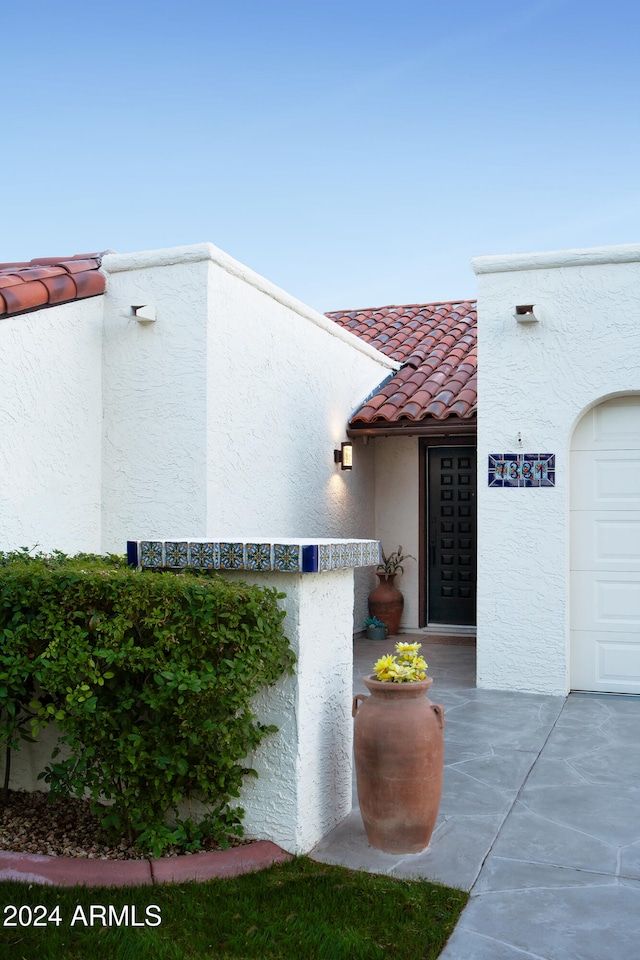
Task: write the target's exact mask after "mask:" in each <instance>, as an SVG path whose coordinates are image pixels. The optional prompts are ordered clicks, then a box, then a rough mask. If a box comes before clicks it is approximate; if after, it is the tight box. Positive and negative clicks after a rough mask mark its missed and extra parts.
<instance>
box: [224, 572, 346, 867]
mask: <svg viewBox="0 0 640 960" xmlns="http://www.w3.org/2000/svg"><path fill="white" fill-rule="evenodd" d="M225 577H228V578H231V579H236V580H244V581H245V582H247V583H258V584H260V585H264V586H268V587H275V588H276V589H278V590H279V591H281V592H283V593H285V594H286V597H285V599H284V600H282V601H281V603H282V607H283V609H284V610H285V611H286V618H285V621H284V627H285V632H286V634H287V636H288V637H289V639H290V641H291V646H292V649H293V650H294V652H295V654H296V658H297V663H296V667H295V675H294V676H285V677H283V678H281V680H279V681H278V683H277V684H276V686H275V687H273V688H270V689H266V690H264V691H263V692H261V693H260V694H259V695H258V697H257V698H256V700H255V701H254V707H255V710H256V713H257V714H258V716H259V718H260V720H261V721H262V722H263V723H273V724H275V725H276V726H277V727H278V728H279V730H278V733H277V734H274V735H272V736H270V737H269V738H268V739H267V740H265V742H264V743H263V744H261V746H260V748H259V750H258V751H257V752H256V754H255V755H254V756H252V757H249V758H248V762H249V763H250V764H252V765H253V766H254V768H255V769H256V771H257V772H258V775H259V776H258V779H257V780H256V779H253V778H247V780H246V782H245V786H244V788H243V791H242V795H241V798H240V802H241V804H242V806H243V807H244V809H245V821H244V822H245V829H246V833H247V836H250V837H259V838H262V839H268V840H273V841H274V842H275V843H277V844H279V845H280V846H281V847H283V848H284V849H285V850H288V851H289V852H290V853H296V854H302V853H307V852H308V851H309V850H310V849H311V848H312V847H313V846H314V845H315V844H316V843H317V842H318V841H319V840H320V838H321V837H322V836H324V835H325V834H326V833H328V832H329V831H330V830H331V829H332V828H333V827H334V826H336V825H337V824H338V823H339V822H340V821H341V820H342V819H344V817H346V816H347V815H348V814H349V813H350V811H351V795H352V766H351V764H352V758H351V753H352V738H353V721H352V719H351V702H352V685H353V640H352V629H351V607H352V598H353V571H352V570H337V571H332V572H330V573H318V574H277V573H272V574H252V573H250V572H247V571H243V572H242V573H226V574H225Z"/></svg>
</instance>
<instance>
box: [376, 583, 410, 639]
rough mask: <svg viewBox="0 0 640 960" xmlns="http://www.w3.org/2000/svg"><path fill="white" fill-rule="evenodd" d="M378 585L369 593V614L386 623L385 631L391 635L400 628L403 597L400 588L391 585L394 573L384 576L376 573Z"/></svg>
mask: <svg viewBox="0 0 640 960" xmlns="http://www.w3.org/2000/svg"><path fill="white" fill-rule="evenodd" d="M376 576H377V578H378V580H379V583H378V586H377V587H376V588H375V589H374V590H372V591H371V593H370V594H369V616H370V617H377V618H378V620H382V622H383V623H386V625H387V633H388V634H389V636H390V637H393V636H394V635H395V634H396V633H397V632H398V630H399V629H400V618H401V617H402V608H403V607H404V597H403V596H402V593H401V592H400V590H398V588H397V587H395V586H394V585H393V581H394V580H395V578H396V575H395V573H391V574H389V576H385V574H384V573H377V574H376Z"/></svg>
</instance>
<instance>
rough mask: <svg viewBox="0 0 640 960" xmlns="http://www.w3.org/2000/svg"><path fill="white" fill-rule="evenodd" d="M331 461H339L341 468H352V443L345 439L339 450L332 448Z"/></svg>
mask: <svg viewBox="0 0 640 960" xmlns="http://www.w3.org/2000/svg"><path fill="white" fill-rule="evenodd" d="M333 462H334V463H339V464H340V466H341V468H342V469H343V470H351V469H353V444H352V443H350V442H349V441H348V440H346V441H345V442H344V443H343V444H341V446H340V449H339V450H334V451H333Z"/></svg>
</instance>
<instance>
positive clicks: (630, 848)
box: [311, 641, 640, 960]
mask: <svg viewBox="0 0 640 960" xmlns="http://www.w3.org/2000/svg"><path fill="white" fill-rule="evenodd" d="M387 648H388V649H387ZM392 649H393V643H392V642H391V643H390V642H389V641H387V642H386V643H384V644H382V643H374V642H371V641H358V642H357V643H356V647H355V670H354V688H355V692H356V693H366V690H365V687H364V685H363V684H362V679H361V678H362V676H364V675H365V674H368V673H370V672H371V666H372V664H373V662H374V661H375V660H376V659H377V658H378V657H379V656H380V655H381V654H382V653H387V652H389V651H391V650H392ZM422 652H423V653H425V658H426V660H427V662H428V664H429V675H430V676H432V677H433V678H434V683H433V687H432V688H431V690H430V699H431V700H432V701H433V702H434V703H442V704H443V706H444V707H445V712H446V713H445V716H446V724H445V776H444V789H443V796H442V803H441V806H440V815H439V818H438V822H437V825H436V829H435V832H434V835H433V838H432V840H431V844H430V846H429V848H428V849H427V851H426V852H425V853H422V854H415V855H412V856H395V855H392V854H385V853H382V852H380V851H377V850H374V849H373V848H372V847H370V846H369V845H368V843H367V840H366V836H365V833H364V828H363V826H362V820H361V817H360V813H359V810H358V808H357V796H356V794H355V788H354V810H353V812H352V814H351V816H350V817H349V818H348V819H347V820H346V821H344V822H343V823H342V824H340V825H339V826H338V827H337V828H336V829H335V830H334V831H333V832H332V833H331V834H329V836H328V837H325V838H324V840H323V841H322V842H321V843H320V844H319V845H318V846H317V847H316V848H315V850H313V851H312V853H311V856H312V857H313V858H314V859H316V860H319V861H322V862H326V863H341V864H345V865H347V866H350V867H353V868H356V869H359V870H369V871H371V872H375V873H387V874H391V875H393V876H397V877H423V878H426V879H429V880H436V881H438V882H440V883H445V884H448V885H450V886H454V887H459V888H462V889H464V890H470V891H471V900H470V902H469V904H468V905H467V907H466V909H465V910H464V912H463V914H462V917H461V919H460V921H459V923H458V925H457V927H456V929H455V931H454V933H453V935H452V937H451V939H450V940H449V943H448V944H447V946H446V947H445V949H444V951H443V953H442V954H441V960H526V958H532V960H612V958H613V960H638V958H640V919H639V918H640V698H639V697H622V696H601V695H580V694H572V695H571V696H569V697H568V698H567V699H566V700H565V699H564V698H562V697H547V696H537V695H533V694H512V693H500V692H497V691H486V690H477V689H476V688H475V648H474V647H473V646H470V645H455V644H451V643H433V642H429V643H426V642H425V643H424V646H423V651H422Z"/></svg>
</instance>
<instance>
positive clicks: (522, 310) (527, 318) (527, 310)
mask: <svg viewBox="0 0 640 960" xmlns="http://www.w3.org/2000/svg"><path fill="white" fill-rule="evenodd" d="M534 306H535V304H533V303H522V304H520V305H519V306H517V307H516V312H515V314H514V316H515V318H516V320H517V321H518V323H538V318H537V317H536V315H535V313H534V312H533V308H534Z"/></svg>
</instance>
